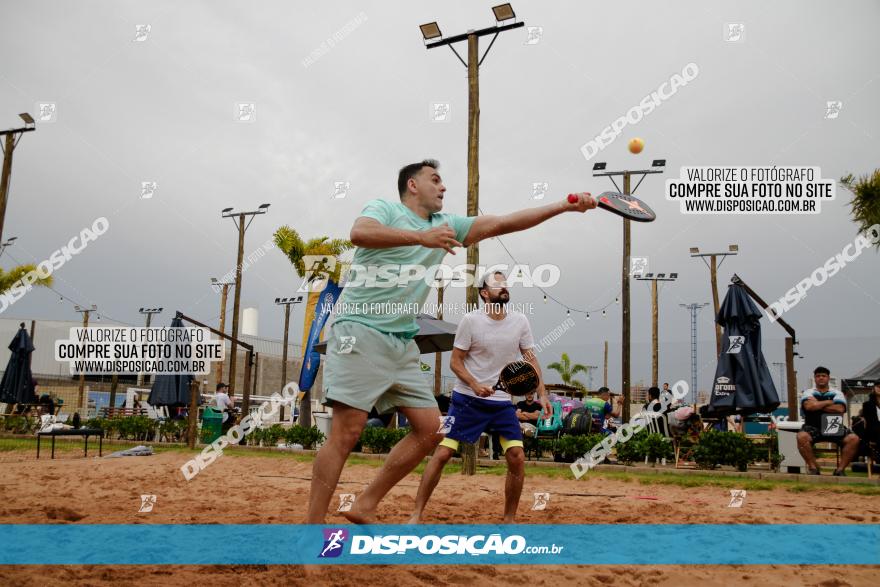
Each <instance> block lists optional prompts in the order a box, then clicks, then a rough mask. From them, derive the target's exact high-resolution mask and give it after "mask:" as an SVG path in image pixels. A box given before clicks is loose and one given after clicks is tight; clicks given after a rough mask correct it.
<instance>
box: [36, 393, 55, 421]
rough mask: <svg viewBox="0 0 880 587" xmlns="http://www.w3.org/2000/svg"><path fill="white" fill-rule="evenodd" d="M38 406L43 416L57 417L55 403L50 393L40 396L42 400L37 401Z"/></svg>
mask: <svg viewBox="0 0 880 587" xmlns="http://www.w3.org/2000/svg"><path fill="white" fill-rule="evenodd" d="M37 404H39V406H40V412H41V413H42V414H43V415H49V416H54V415H55V401H54V400H53V399H52V396H51V395H49V394H48V393H44V394H43V395H41V396H40V399H39V400H37Z"/></svg>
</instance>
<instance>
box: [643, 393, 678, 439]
mask: <svg viewBox="0 0 880 587" xmlns="http://www.w3.org/2000/svg"><path fill="white" fill-rule="evenodd" d="M667 392H668V393H669V395H670V397H671V396H672V392H671V391H669V384H668V383H664V384H663V393H667ZM662 409H663V404H662V403H660V389H659V388H657V387H649V388H648V401H647V403H646V404H645V412H647V413H648V415H649V416H651V417H652V418H656V419H657V426H659V428H660V433H661V434H663V435H664V436H669V421H668V420H667V419H666V414H665V413H663V412H662V411H661V410H662ZM667 411H668V409H667Z"/></svg>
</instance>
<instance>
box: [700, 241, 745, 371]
mask: <svg viewBox="0 0 880 587" xmlns="http://www.w3.org/2000/svg"><path fill="white" fill-rule="evenodd" d="M690 251H691V257H700V258H701V259H703V263H706V257H709V259H710V261H709V263H706V266H707V267H709V279H710V280H711V282H712V307H713V308H714V309H715V314H714V315H713V316H712V319H713V320H716V319H717V318H718V310H719V307H720V306H719V304H718V269H719V267H721V263H724V258H725V257H728V256H732V255H736V254H737V252H739V245H730V246H729V247H728V251H727V252H726V253H701V252H700V249H699V248H698V247H691V250H690ZM718 257H721V263H719V262H718ZM721 332H722V330H721V325H720V324H718V322H717V321H716V322H715V356H716V357H717V356H719V355H721Z"/></svg>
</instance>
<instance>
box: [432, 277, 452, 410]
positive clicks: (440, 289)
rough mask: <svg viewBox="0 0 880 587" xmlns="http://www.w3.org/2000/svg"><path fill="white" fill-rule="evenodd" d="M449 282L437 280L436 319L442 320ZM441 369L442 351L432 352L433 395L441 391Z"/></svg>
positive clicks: (437, 394) (435, 395)
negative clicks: (444, 296)
mask: <svg viewBox="0 0 880 587" xmlns="http://www.w3.org/2000/svg"><path fill="white" fill-rule="evenodd" d="M448 286H449V284H446V285H444V284H443V280H442V279H441V280H439V283H438V284H437V320H443V293H444V292H445V291H446V288H447V287H448ZM442 369H443V353H434V397H437V396H439V395H440V393H441V392H442V391H443V389H442V385H443V377H442V375H441V371H442Z"/></svg>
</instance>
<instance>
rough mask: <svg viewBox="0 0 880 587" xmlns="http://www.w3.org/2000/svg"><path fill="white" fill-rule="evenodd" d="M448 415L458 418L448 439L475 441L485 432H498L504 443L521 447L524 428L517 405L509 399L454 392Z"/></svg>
mask: <svg viewBox="0 0 880 587" xmlns="http://www.w3.org/2000/svg"><path fill="white" fill-rule="evenodd" d="M449 416H452V417H454V418H455V420H452V422H451V427H450V430H449V432H447V433H446V438H447V439H448V440H455V441H463V442H470V443H472V444H473V443H475V442H477V440H478V439H479V438H480V435H481V434H482V433H483V432H497V433H498V435H499V436H501V437H503V439H504V441H506V442H504V444H508V445H509V446H522V430H521V428H520V426H519V420H518V419H517V417H516V406H514V405H513V404H512V403H510V402H502V401H492V400H488V399H483V398H480V397H473V396H470V395H464V394H462V393H459V392H457V391H453V392H452V401H451V402H450V405H449ZM444 443H446V441H445V440H444ZM456 444H457V443H456ZM445 445H446V446H449V444H445ZM450 448H452V447H450Z"/></svg>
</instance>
